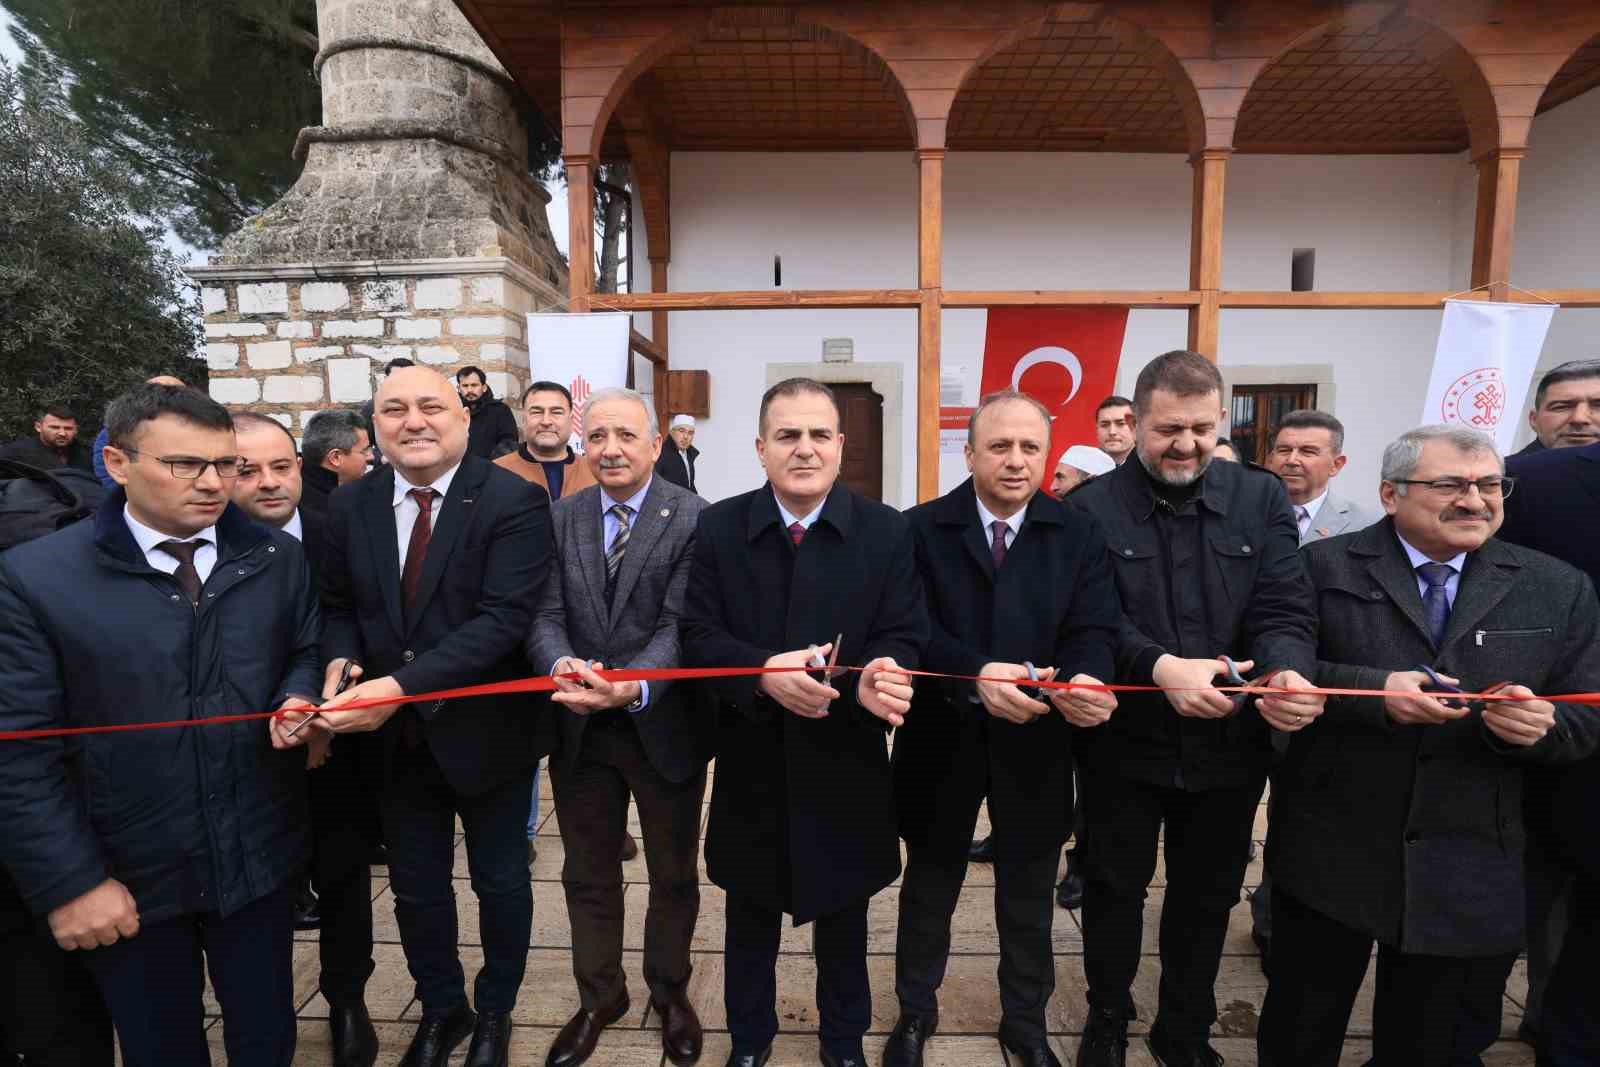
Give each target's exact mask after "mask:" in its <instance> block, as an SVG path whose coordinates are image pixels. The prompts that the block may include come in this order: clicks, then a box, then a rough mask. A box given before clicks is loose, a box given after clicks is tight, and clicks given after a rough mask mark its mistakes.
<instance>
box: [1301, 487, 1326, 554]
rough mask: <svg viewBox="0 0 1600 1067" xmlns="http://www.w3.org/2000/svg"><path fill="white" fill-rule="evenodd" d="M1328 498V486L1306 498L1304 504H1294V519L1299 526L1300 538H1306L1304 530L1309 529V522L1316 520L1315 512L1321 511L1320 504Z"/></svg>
mask: <svg viewBox="0 0 1600 1067" xmlns="http://www.w3.org/2000/svg"><path fill="white" fill-rule="evenodd" d="M1327 500H1328V487H1327V486H1323V487H1322V494H1321V495H1320V496H1317V497H1314V498H1313V499H1311V500H1307V501H1306V502H1305V503H1304V504H1295V505H1294V521H1295V524H1296V525H1297V526H1299V527H1300V540H1302V541H1304V540H1305V539H1306V531H1308V530H1310V529H1311V524H1312V523H1314V522H1316V521H1317V514H1318V513H1319V512H1320V511H1322V505H1323V504H1325V503H1326V502H1327Z"/></svg>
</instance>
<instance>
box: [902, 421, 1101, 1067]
mask: <svg viewBox="0 0 1600 1067" xmlns="http://www.w3.org/2000/svg"><path fill="white" fill-rule="evenodd" d="M967 438H968V439H967V449H966V456H967V469H968V470H970V471H971V472H972V477H971V478H969V479H968V480H967V481H965V482H963V483H962V484H961V485H959V486H957V487H956V488H955V489H954V490H952V491H951V492H950V493H948V494H946V495H945V496H943V497H940V498H939V499H938V500H935V501H932V502H930V503H927V504H923V505H921V506H919V507H916V508H913V509H912V510H911V511H910V512H909V513H908V515H907V518H908V519H909V520H910V522H911V528H912V531H913V533H914V536H915V538H916V554H917V570H918V572H919V573H920V574H921V576H922V586H923V589H924V590H925V592H926V595H927V598H928V608H929V615H930V616H931V620H932V636H931V638H930V640H929V642H928V650H927V653H926V655H925V656H924V658H923V662H924V665H925V666H926V668H927V669H928V670H932V671H938V672H940V673H944V674H959V675H966V676H969V677H971V676H982V677H984V678H986V679H995V680H991V681H983V682H978V683H973V682H957V681H943V680H934V681H929V682H925V683H924V684H923V685H922V686H921V687H920V688H919V689H918V690H917V694H916V697H915V699H914V700H913V701H912V706H911V714H910V715H909V716H908V717H907V722H906V725H905V726H904V727H903V728H902V729H901V730H900V733H899V736H898V737H896V738H895V747H894V785H895V806H896V809H897V811H898V814H899V825H900V836H901V837H903V838H904V839H905V841H906V848H907V851H908V858H907V861H906V871H905V877H904V879H903V880H902V882H901V885H900V922H899V928H898V930H897V934H896V942H895V993H896V995H897V997H898V999H899V1001H900V1021H899V1023H898V1024H896V1026H895V1029H894V1032H893V1033H892V1034H891V1035H890V1037H889V1043H888V1046H887V1047H886V1048H885V1049H884V1059H883V1062H884V1067H920V1065H921V1063H922V1062H923V1046H924V1045H925V1044H926V1042H927V1039H928V1038H929V1036H931V1035H932V1033H933V1032H934V1030H935V1029H936V1028H937V1025H938V989H939V985H940V983H941V981H942V980H943V978H944V972H945V964H946V962H947V960H948V958H949V954H950V918H951V916H952V915H953V914H954V912H955V907H956V900H957V898H958V897H959V896H960V893H961V883H962V881H963V880H964V879H965V877H966V869H967V846H968V843H969V842H970V841H971V840H972V831H973V828H974V827H975V826H976V825H977V821H978V808H979V807H980V805H981V804H982V803H983V799H984V797H985V796H987V797H988V798H989V814H990V819H991V820H992V822H993V828H994V832H993V838H992V840H993V847H994V853H995V859H994V863H995V885H996V890H995V901H994V911H995V926H996V928H997V929H998V932H999V935H1000V1005H1001V1012H1002V1016H1001V1021H1000V1040H1001V1042H1002V1043H1003V1044H1004V1045H1005V1046H1006V1049H1007V1051H1008V1059H1009V1060H1010V1062H1011V1063H1013V1064H1026V1065H1028V1067H1059V1062H1060V1061H1059V1060H1057V1058H1056V1056H1055V1053H1054V1052H1052V1051H1051V1050H1050V1046H1049V1044H1048V1042H1047V1040H1046V1037H1045V1029H1046V1028H1045V1004H1046V1003H1047V1002H1048V1001H1049V999H1050V994H1051V993H1052V992H1053V991H1054V990H1055V962H1054V959H1053V956H1052V952H1051V942H1050V929H1051V925H1052V922H1053V920H1054V917H1055V916H1054V911H1055V909H1054V906H1053V902H1052V900H1051V896H1052V894H1051V888H1052V886H1053V885H1054V883H1055V874H1056V857H1057V855H1058V854H1059V853H1060V851H1061V845H1062V843H1063V842H1064V841H1065V840H1066V838H1067V834H1068V832H1069V830H1070V828H1071V826H1072V770H1071V767H1072V764H1071V756H1072V749H1073V747H1074V744H1075V735H1076V734H1078V733H1079V732H1080V730H1082V729H1087V728H1092V727H1095V726H1098V725H1099V724H1100V723H1102V722H1104V721H1105V720H1106V718H1108V717H1109V716H1110V714H1111V712H1112V711H1113V710H1114V709H1115V708H1116V704H1117V702H1116V698H1115V697H1114V696H1113V695H1112V694H1110V693H1102V692H1094V691H1086V690H1050V691H1049V696H1048V697H1042V696H1040V695H1039V694H1038V693H1037V691H1035V694H1034V695H1033V696H1029V695H1028V693H1027V692H1026V691H1025V690H1024V689H1023V688H1019V683H1020V681H1021V680H1024V679H1026V678H1027V677H1028V672H1027V667H1026V666H1025V664H1027V663H1032V664H1034V665H1035V668H1036V670H1037V672H1038V676H1039V677H1041V678H1046V679H1056V678H1059V679H1061V680H1063V681H1068V680H1070V681H1073V682H1078V683H1083V684H1087V685H1099V684H1102V679H1107V678H1111V677H1112V676H1113V674H1114V671H1115V669H1116V640H1117V627H1118V624H1119V622H1120V621H1121V605H1120V604H1119V603H1118V602H1117V591H1116V586H1115V584H1114V583H1113V580H1112V575H1111V562H1110V560H1109V559H1108V558H1107V556H1106V547H1105V541H1104V539H1103V538H1102V537H1101V536H1100V532H1099V530H1098V529H1097V528H1096V526H1095V522H1094V520H1093V519H1090V518H1089V517H1088V516H1087V515H1085V514H1084V513H1083V512H1081V511H1076V510H1074V509H1072V508H1069V507H1067V506H1066V505H1063V504H1061V503H1060V502H1059V501H1057V500H1055V499H1054V498H1052V497H1051V496H1050V495H1049V494H1047V493H1043V492H1040V491H1039V488H1040V484H1041V482H1042V481H1043V479H1044V463H1045V457H1046V454H1047V453H1048V451H1049V447H1050V420H1049V415H1048V413H1047V412H1046V411H1045V409H1044V407H1043V406H1042V405H1041V404H1040V403H1039V402H1038V401H1037V400H1034V399H1032V398H1031V397H1028V396H1025V395H1024V394H1021V393H1016V392H1010V391H1007V392H1002V393H994V394H991V395H989V396H986V397H984V398H983V401H982V403H981V404H980V405H979V406H978V408H977V410H976V411H974V412H973V415H972V418H971V421H970V423H969V426H968V430H967ZM999 679H1011V681H1002V680H999Z"/></svg>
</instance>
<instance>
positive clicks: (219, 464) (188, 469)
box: [115, 445, 242, 482]
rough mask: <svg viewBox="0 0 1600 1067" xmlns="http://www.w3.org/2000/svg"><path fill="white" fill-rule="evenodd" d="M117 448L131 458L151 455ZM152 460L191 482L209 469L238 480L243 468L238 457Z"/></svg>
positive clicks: (161, 458) (121, 447)
mask: <svg viewBox="0 0 1600 1067" xmlns="http://www.w3.org/2000/svg"><path fill="white" fill-rule="evenodd" d="M115 447H116V448H117V449H118V450H119V451H122V452H126V453H127V454H128V455H130V456H150V453H148V452H140V451H139V450H138V449H137V448H125V447H123V446H122V445H117V446H115ZM150 458H151V459H153V460H155V461H156V462H157V463H165V464H166V465H167V469H168V470H170V471H172V476H173V477H174V478H182V479H183V480H184V481H190V482H192V481H194V480H195V479H196V478H198V477H200V476H201V475H202V474H204V473H205V472H206V468H207V467H215V468H216V469H217V477H218V478H237V477H239V468H240V466H242V463H241V461H240V459H239V457H238V456H222V457H220V458H218V459H197V458H195V457H193V456H150Z"/></svg>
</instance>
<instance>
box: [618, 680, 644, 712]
mask: <svg viewBox="0 0 1600 1067" xmlns="http://www.w3.org/2000/svg"><path fill="white" fill-rule="evenodd" d="M643 707H644V686H642V685H641V686H640V687H639V695H638V696H636V697H634V698H633V701H632V703H629V704H627V705H624V706H623V709H622V710H623V711H626V712H629V713H630V714H631V713H633V712H635V711H638V710H640V709H641V708H643Z"/></svg>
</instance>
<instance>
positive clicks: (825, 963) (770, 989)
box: [683, 378, 928, 1067]
mask: <svg viewBox="0 0 1600 1067" xmlns="http://www.w3.org/2000/svg"><path fill="white" fill-rule="evenodd" d="M759 426H760V436H759V437H758V438H757V440H756V453H757V455H758V456H759V457H760V459H761V463H762V466H763V467H764V468H765V470H766V472H767V478H768V484H767V485H764V486H762V487H761V488H760V489H757V490H755V491H754V492H751V493H744V494H741V495H739V496H736V497H732V498H730V499H728V500H724V501H722V502H720V503H718V504H714V505H712V506H711V507H708V508H706V509H705V511H703V512H701V515H700V525H699V528H698V530H697V531H696V533H695V552H694V562H693V564H692V565H691V567H690V572H689V590H688V596H687V598H686V600H685V607H684V622H683V655H684V661H685V663H686V665H688V666H719V667H762V666H766V667H772V668H790V669H791V670H789V671H786V672H783V673H772V674H762V675H757V676H754V677H744V678H730V679H726V680H722V681H718V682H715V683H712V684H711V685H710V686H708V688H709V689H710V690H711V691H713V692H715V694H716V695H717V696H718V698H719V699H720V701H721V705H722V706H721V709H720V711H721V715H720V720H719V728H720V732H719V737H718V748H717V755H718V758H717V770H716V775H715V777H714V781H713V785H712V790H711V816H710V822H709V824H708V825H707V828H706V849H705V851H706V869H707V871H708V873H709V874H710V877H711V880H712V881H713V882H715V883H716V884H717V885H719V886H721V887H722V888H723V889H725V890H727V894H728V896H727V912H726V914H727V940H726V951H725V954H724V966H725V972H726V980H725V985H724V996H725V998H726V1002H727V1009H728V1029H729V1030H730V1031H731V1033H732V1036H733V1055H732V1056H731V1057H730V1058H729V1060H728V1063H729V1064H730V1065H732V1067H759V1065H760V1064H764V1063H766V1062H767V1058H768V1057H769V1056H770V1055H771V1042H772V1038H773V1035H775V1034H776V1033H777V1030H778V1015H777V977H776V973H775V967H776V964H777V957H778V938H779V930H780V925H781V922H782V919H783V914H784V913H785V912H787V913H789V914H790V915H792V916H793V917H794V921H795V923H796V924H801V923H809V922H813V921H814V922H815V923H816V929H815V934H814V936H813V944H814V947H815V952H816V959H817V1008H818V1014H819V1015H820V1017H821V1027H820V1037H821V1041H822V1051H821V1056H822V1062H823V1064H824V1065H826V1067H845V1065H850V1067H863V1065H864V1064H865V1062H866V1061H865V1058H864V1055H863V1053H862V1049H861V1038H862V1035H863V1034H865V1033H866V1031H867V1027H868V1026H869V1025H870V1023H871V1020H872V1001H871V990H870V988H869V985H868V980H867V958H866V952H867V902H868V900H869V899H870V898H871V896H872V894H874V893H876V892H877V891H878V890H880V889H882V888H883V887H884V886H886V885H888V884H889V883H890V882H892V881H894V879H895V876H896V875H898V874H899V873H900V847H899V841H898V840H897V839H896V836H895V823H894V814H893V809H892V805H893V796H892V788H891V784H890V773H889V756H888V748H887V744H886V742H885V737H884V732H885V729H886V725H885V724H888V725H898V724H899V723H900V722H902V721H903V716H904V714H905V712H906V711H907V709H908V708H909V707H910V699H911V681H910V678H909V677H908V676H907V675H906V674H904V673H903V672H902V668H912V667H915V666H916V665H917V663H918V662H919V661H920V659H921V656H922V650H923V645H924V644H925V643H926V641H927V634H928V622H927V613H926V609H925V606H924V604H923V599H922V588H921V582H920V581H919V579H918V578H917V572H916V566H915V563H914V560H913V552H912V547H911V543H910V537H909V530H908V527H907V524H906V520H905V517H904V516H902V515H900V514H899V513H898V512H896V511H894V510H893V509H892V508H888V507H885V506H883V505H881V504H877V503H874V502H871V501H868V500H864V499H863V498H861V497H858V496H856V495H855V494H854V493H851V492H850V491H849V490H848V489H846V488H845V487H844V486H843V485H839V484H837V480H838V476H839V461H840V457H841V453H842V449H843V446H844V439H843V435H841V434H840V433H839V409H838V407H837V405H836V404H835V403H834V400H833V394H832V393H831V392H830V391H829V390H828V388H827V386H824V385H822V384H820V383H818V382H815V381H812V380H810V379H806V378H796V379H790V380H787V381H784V382H780V383H779V384H777V385H775V386H773V387H772V388H771V389H768V390H767V392H766V395H765V396H763V397H762V400H761V415H760V421H759ZM840 635H842V643H843V647H842V648H840V649H835V648H834V643H835V637H836V636H840ZM813 653H816V654H817V655H819V656H821V657H823V659H826V658H827V657H829V656H831V655H834V654H835V653H837V662H838V664H839V665H841V666H843V665H854V666H858V667H859V668H860V672H859V675H857V674H848V673H847V674H842V675H839V676H838V677H837V678H835V679H834V680H833V683H834V684H831V685H830V684H828V683H827V682H824V681H818V680H817V679H816V678H813V677H812V676H811V675H810V674H809V673H804V672H800V671H797V670H793V669H794V668H801V667H805V666H806V665H807V664H808V663H810V662H812V655H813Z"/></svg>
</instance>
